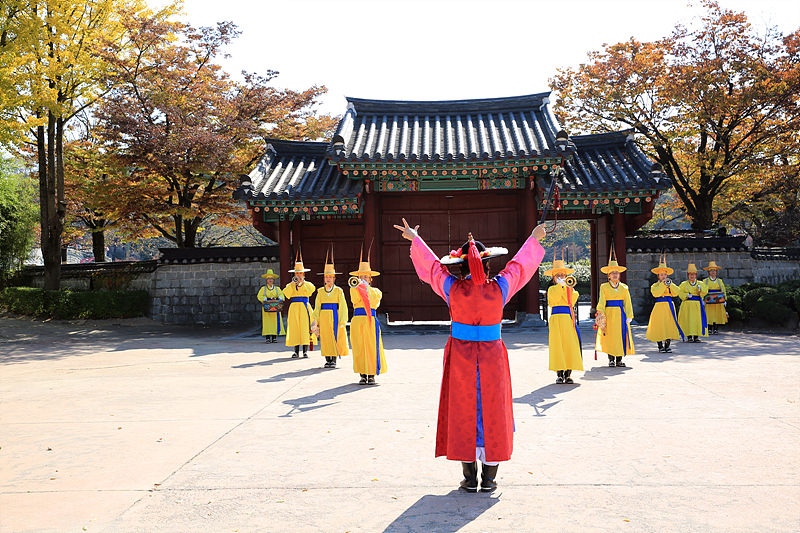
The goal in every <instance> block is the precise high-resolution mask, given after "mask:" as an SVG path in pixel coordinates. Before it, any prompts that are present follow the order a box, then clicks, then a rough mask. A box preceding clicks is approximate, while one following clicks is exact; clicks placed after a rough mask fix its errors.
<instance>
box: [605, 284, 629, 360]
mask: <svg viewBox="0 0 800 533" xmlns="http://www.w3.org/2000/svg"><path fill="white" fill-rule="evenodd" d="M615 300H621V301H622V302H623V305H624V306H625V307H624V308H625V316H626V318H633V304H632V303H631V294H630V292H628V286H627V285H625V284H624V283H622V282H620V283H619V285H617V288H616V289H614V287H612V286H611V283H603V284H602V285H600V300H599V301H598V302H597V310H598V311H602V312H603V313H605V315H606V332H605V334H603V332H601V331H600V330H599V329H598V330H597V342H596V346H597V350H598V351H601V352H603V353H606V354H608V355H613V356H614V357H622V356H624V355H626V348H627V355H630V354H632V353H636V352H635V351H634V348H633V335H632V333H631V329H630V327H628V335H627V339H626V340H627V343H626V344H627V347H626V346H624V345H623V343H622V342H623V337H622V331H623V330H622V309H620V308H619V307H607V303H608V302H610V301H615Z"/></svg>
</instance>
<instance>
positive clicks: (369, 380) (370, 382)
mask: <svg viewBox="0 0 800 533" xmlns="http://www.w3.org/2000/svg"><path fill="white" fill-rule="evenodd" d="M367 385H375V376H367Z"/></svg>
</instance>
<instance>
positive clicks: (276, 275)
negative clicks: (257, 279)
mask: <svg viewBox="0 0 800 533" xmlns="http://www.w3.org/2000/svg"><path fill="white" fill-rule="evenodd" d="M261 277H262V278H272V279H278V278H279V277H280V276H279V275H278V274H276V273H274V272H273V271H272V269H271V268H270V269H269V270H267V273H266V274H261Z"/></svg>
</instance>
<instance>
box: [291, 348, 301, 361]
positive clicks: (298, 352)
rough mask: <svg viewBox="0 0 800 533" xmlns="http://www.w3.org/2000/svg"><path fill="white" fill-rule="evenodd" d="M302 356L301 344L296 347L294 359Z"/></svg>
mask: <svg viewBox="0 0 800 533" xmlns="http://www.w3.org/2000/svg"><path fill="white" fill-rule="evenodd" d="M298 357H300V345H297V346H295V347H294V355H292V359H297V358H298Z"/></svg>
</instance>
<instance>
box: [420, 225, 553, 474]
mask: <svg viewBox="0 0 800 533" xmlns="http://www.w3.org/2000/svg"><path fill="white" fill-rule="evenodd" d="M542 257H544V249H543V248H542V247H541V245H540V244H539V242H538V241H537V240H536V239H534V238H532V237H531V238H529V239H528V240H527V241H526V242H525V244H524V245H523V246H522V248H520V250H519V252H517V255H515V256H514V258H513V259H512V260H511V261H509V263H508V264H507V265H506V268H505V269H503V271H501V272H500V274H498V275H497V276H495V277H494V278H493V279H490V280H487V281H486V282H485V283H483V284H482V285H476V284H475V283H473V281H472V280H471V279H459V278H456V277H455V276H452V275H451V274H450V273H449V271H448V270H447V267H445V266H444V265H442V264H441V263H440V262H439V259H438V258H437V257H436V256H435V255H434V254H433V252H432V251H431V249H430V248H428V245H427V244H425V241H423V240H422V239H421V238H420V237H417V238H415V239H414V240H413V241H412V243H411V259H412V261H413V262H414V267H415V268H416V271H417V275H419V277H420V279H421V280H422V281H424V282H426V283H429V284H430V285H431V288H433V290H434V292H436V294H438V295H439V296H441V297H442V298H444V300H445V301H447V303H448V307H449V308H450V318H451V319H452V321H453V322H460V323H462V324H467V325H471V326H491V325H495V324H500V322H501V320H502V318H503V307H504V306H505V304H506V303H508V300H510V299H511V297H512V296H513V295H514V294H515V293H516V292H517V291H519V290H520V289H521V288H522V287H524V286H525V284H526V283H528V281H529V280H530V279H531V277H532V276H533V275H535V274H537V273H538V269H539V263H541V261H542ZM478 369H479V370H480V384H481V410H482V414H483V437H484V448H485V450H486V460H487V461H489V462H497V461H508V460H509V459H510V458H511V452H512V451H513V449H514V413H513V405H512V397H511V373H510V371H509V367H508V351H507V350H506V345H505V344H504V343H503V341H502V339H499V340H492V341H465V340H459V339H454V338H453V337H450V338H449V339H448V340H447V345H446V346H445V349H444V371H443V374H442V388H441V393H440V397H439V420H438V425H437V430H436V457H439V456H442V455H444V456H446V457H447V458H448V459H451V460H454V461H466V462H472V461H474V460H475V447H476V433H477V432H478V429H477V427H478V414H477V412H478V409H477V400H478V393H477V384H478V383H477V382H478V377H477V376H478Z"/></svg>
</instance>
